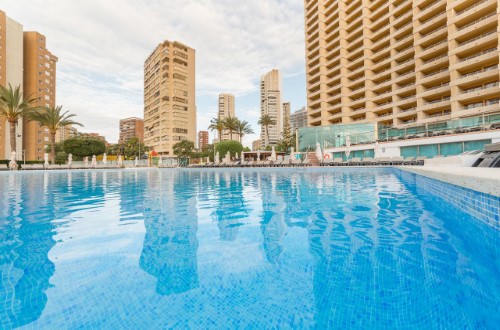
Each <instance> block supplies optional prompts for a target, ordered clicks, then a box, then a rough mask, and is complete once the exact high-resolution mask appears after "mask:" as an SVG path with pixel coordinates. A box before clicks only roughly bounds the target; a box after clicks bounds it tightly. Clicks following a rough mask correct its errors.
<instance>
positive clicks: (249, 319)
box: [0, 168, 500, 329]
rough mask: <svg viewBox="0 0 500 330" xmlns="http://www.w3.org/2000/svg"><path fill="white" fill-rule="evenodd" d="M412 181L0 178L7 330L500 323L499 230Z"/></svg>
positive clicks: (343, 174) (395, 176) (265, 175)
mask: <svg viewBox="0 0 500 330" xmlns="http://www.w3.org/2000/svg"><path fill="white" fill-rule="evenodd" d="M414 178H415V175H413V174H409V173H402V172H401V171H400V170H396V169H390V168H386V169H375V168H371V169H307V170H303V169H279V170H271V169H260V170H256V169H249V170H240V169H223V170H165V171H158V170H138V171H133V170H131V171H88V172H84V171H82V172H39V173H15V174H5V173H4V174H2V173H0V188H1V195H0V238H1V239H0V274H1V281H0V328H12V327H23V326H24V327H27V328H80V327H81V328H83V327H86V328H148V329H151V328H166V327H178V328H186V327H190V328H271V327H276V328H289V327H295V328H314V327H315V328H365V329H366V328H396V327H397V328H403V327H404V328H424V327H426V328H437V327H440V326H441V327H445V328H458V327H461V328H494V327H495V324H496V325H498V324H500V311H499V306H500V298H499V292H500V276H499V275H500V262H499V247H498V246H499V244H498V243H499V231H498V230H495V229H494V228H492V227H490V226H488V225H486V224H484V223H482V222H480V221H477V220H476V219H475V218H472V217H471V216H470V215H468V214H466V213H463V212H462V211H460V210H459V209H458V208H456V207H453V206H452V205H451V204H449V203H448V202H446V201H445V200H443V199H441V198H439V197H437V196H434V195H431V194H429V193H428V192H427V191H426V189H425V187H423V186H421V185H420V184H419V183H418V181H416V180H414Z"/></svg>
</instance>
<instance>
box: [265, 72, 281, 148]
mask: <svg viewBox="0 0 500 330" xmlns="http://www.w3.org/2000/svg"><path fill="white" fill-rule="evenodd" d="M260 115H261V116H262V115H269V116H270V117H271V118H272V119H274V120H275V121H276V125H270V126H268V134H267V135H269V141H267V142H266V139H267V136H266V131H265V127H264V126H261V130H260V139H261V141H263V142H262V147H264V148H265V147H266V146H267V145H266V143H267V144H269V145H274V144H276V143H278V141H279V140H280V139H281V133H282V131H283V104H282V103H281V76H280V72H279V71H278V70H276V69H274V70H272V71H270V72H268V73H266V74H265V75H263V76H262V77H261V80H260Z"/></svg>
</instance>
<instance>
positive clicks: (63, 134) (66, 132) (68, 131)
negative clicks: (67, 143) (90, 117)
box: [56, 125, 78, 142]
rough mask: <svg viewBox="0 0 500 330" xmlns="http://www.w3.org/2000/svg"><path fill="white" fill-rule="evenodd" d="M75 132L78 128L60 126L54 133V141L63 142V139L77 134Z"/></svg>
mask: <svg viewBox="0 0 500 330" xmlns="http://www.w3.org/2000/svg"><path fill="white" fill-rule="evenodd" d="M77 134H78V130H77V129H76V128H75V127H73V126H71V125H67V126H63V127H60V128H59V130H58V131H57V133H56V142H63V141H64V140H67V139H69V138H72V137H75V136H77Z"/></svg>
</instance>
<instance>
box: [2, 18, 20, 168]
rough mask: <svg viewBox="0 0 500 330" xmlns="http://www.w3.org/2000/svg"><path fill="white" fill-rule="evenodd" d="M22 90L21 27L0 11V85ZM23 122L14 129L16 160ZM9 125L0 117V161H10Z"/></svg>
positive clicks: (18, 156)
mask: <svg viewBox="0 0 500 330" xmlns="http://www.w3.org/2000/svg"><path fill="white" fill-rule="evenodd" d="M9 84H10V85H12V88H15V87H16V86H21V90H22V88H23V26H22V25H21V24H19V23H18V22H16V21H14V20H13V19H11V18H9V17H8V16H7V15H6V14H5V12H3V11H1V10H0V85H2V86H8V85H9ZM22 134H23V121H22V119H20V120H19V122H18V124H17V128H16V149H17V150H16V153H17V158H18V159H21V158H22V150H23V140H22ZM10 153H11V150H10V125H9V123H8V122H7V121H6V120H5V117H0V159H10Z"/></svg>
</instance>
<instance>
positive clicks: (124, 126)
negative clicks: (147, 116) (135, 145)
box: [118, 117, 144, 143]
mask: <svg viewBox="0 0 500 330" xmlns="http://www.w3.org/2000/svg"><path fill="white" fill-rule="evenodd" d="M133 137H136V138H138V139H139V141H141V142H144V120H142V119H140V118H137V117H130V118H125V119H121V120H120V138H119V139H118V143H125V142H127V140H128V139H131V138H133Z"/></svg>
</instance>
